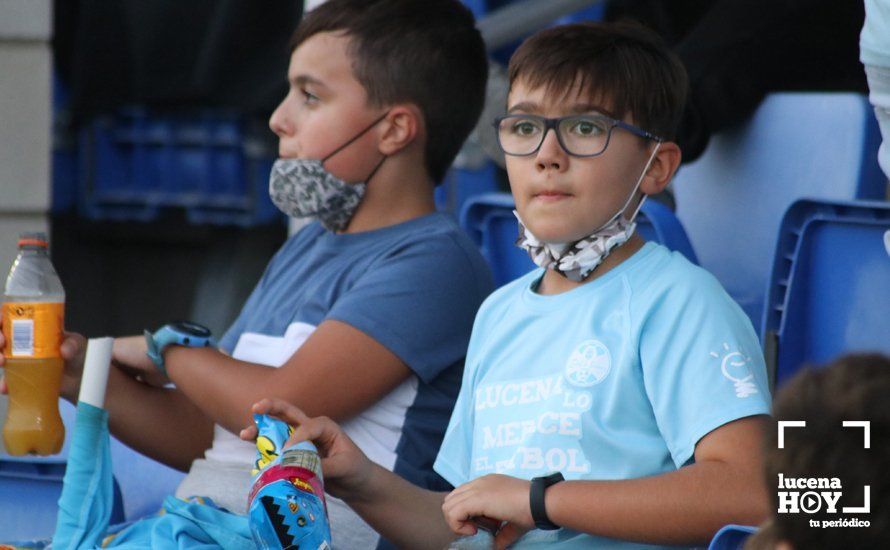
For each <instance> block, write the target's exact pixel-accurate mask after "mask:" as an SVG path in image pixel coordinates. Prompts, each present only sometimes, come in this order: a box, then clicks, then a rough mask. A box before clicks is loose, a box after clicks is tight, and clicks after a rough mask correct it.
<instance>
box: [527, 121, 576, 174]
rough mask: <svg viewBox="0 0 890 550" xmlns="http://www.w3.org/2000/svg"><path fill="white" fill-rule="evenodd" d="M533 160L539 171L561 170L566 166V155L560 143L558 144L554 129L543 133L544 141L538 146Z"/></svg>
mask: <svg viewBox="0 0 890 550" xmlns="http://www.w3.org/2000/svg"><path fill="white" fill-rule="evenodd" d="M535 162H536V164H537V168H538V170H540V171H544V170H556V171H557V172H561V171H563V170H565V169H566V167H568V164H569V163H568V155H567V154H566V152H565V151H564V150H563V148H562V145H560V144H559V139H557V137H556V131H554V130H549V131H548V132H547V134H546V135H544V141H543V142H541V147H540V148H538V154H537V156H536V157H535Z"/></svg>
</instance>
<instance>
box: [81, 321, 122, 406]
mask: <svg viewBox="0 0 890 550" xmlns="http://www.w3.org/2000/svg"><path fill="white" fill-rule="evenodd" d="M113 344H114V338H109V337H105V338H90V340H89V342H88V343H87V355H86V359H84V362H83V376H82V377H81V379H80V397H79V398H78V400H79V401H83V402H84V403H89V404H90V405H92V406H94V407H99V408H100V409H102V408H105V386H106V384H107V383H108V367H109V366H110V365H111V347H112V345H113Z"/></svg>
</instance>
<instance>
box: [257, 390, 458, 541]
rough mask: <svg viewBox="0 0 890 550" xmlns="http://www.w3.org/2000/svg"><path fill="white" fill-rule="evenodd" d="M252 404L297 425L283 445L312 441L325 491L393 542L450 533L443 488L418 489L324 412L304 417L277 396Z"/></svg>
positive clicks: (434, 538) (442, 536)
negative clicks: (383, 464)
mask: <svg viewBox="0 0 890 550" xmlns="http://www.w3.org/2000/svg"><path fill="white" fill-rule="evenodd" d="M252 410H253V412H257V413H260V414H269V415H272V416H275V417H277V418H279V419H281V420H283V421H285V422H287V423H288V424H291V425H293V426H297V429H296V430H294V433H293V434H291V437H290V439H288V442H287V445H292V444H294V443H297V442H299V441H306V440H308V441H312V442H313V443H315V445H316V447H318V451H319V454H320V455H321V467H322V474H323V476H324V483H325V491H326V492H328V493H330V494H332V495H334V496H336V497H337V498H340V499H342V500H344V501H345V502H346V503H347V504H348V505H349V506H350V507H351V508H352V509H353V510H355V511H356V512H357V513H358V514H359V515H360V516H361V517H362V519H364V520H365V521H366V522H367V523H368V524H369V525H370V526H371V527H373V528H374V529H375V530H377V531H378V532H379V533H380V534H381V535H382V536H383V537H385V538H386V539H387V540H389V541H390V542H392V543H394V544H395V545H396V546H397V547H399V548H419V549H420V548H431V549H435V550H441V549H442V548H444V547H445V546H446V545H447V544H448V543H449V542H450V541H451V540H453V539H454V537H455V536H454V534H453V533H451V531H450V530H449V529H448V526H447V525H446V523H445V521H444V519H443V517H442V502H443V501H444V500H445V495H446V494H447V493H437V492H434V491H428V490H425V489H421V488H419V487H417V486H415V485H413V484H411V483H409V482H408V481H405V480H404V479H402V478H401V477H399V476H398V475H396V474H394V473H392V472H390V471H389V470H387V469H385V468H383V467H381V466H378V465H377V464H375V463H374V462H372V461H371V460H370V459H369V458H368V457H367V456H365V454H364V453H363V452H362V451H361V449H359V448H358V447H357V446H356V445H355V443H353V442H352V440H351V439H349V436H347V435H346V434H345V433H343V431H342V430H341V429H340V427H339V426H338V425H337V424H336V423H335V422H334V421H332V420H331V419H330V418H326V417H318V418H309V417H308V416H306V414H304V413H303V412H302V411H301V410H299V409H298V408H297V407H294V406H293V405H291V404H290V403H287V402H285V401H283V400H280V399H263V400H262V401H260V402H259V403H256V404H254V406H253V407H252ZM255 437H256V427H255V426H254V425H253V424H251V425H250V426H248V427H247V428H245V429H244V430H243V431H242V432H241V438H242V439H245V440H253V439H254V438H255Z"/></svg>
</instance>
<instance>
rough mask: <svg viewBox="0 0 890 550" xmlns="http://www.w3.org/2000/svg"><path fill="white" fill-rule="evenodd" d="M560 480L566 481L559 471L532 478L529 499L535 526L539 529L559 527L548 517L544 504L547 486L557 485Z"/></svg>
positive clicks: (546, 529) (550, 529) (547, 529)
mask: <svg viewBox="0 0 890 550" xmlns="http://www.w3.org/2000/svg"><path fill="white" fill-rule="evenodd" d="M560 481H565V478H564V477H563V476H562V474H561V473H559V472H556V473H555V474H550V475H549V476H543V477H533V478H532V485H531V489H530V490H529V493H528V500H529V504H530V505H531V509H532V519H533V520H535V527H537V528H538V529H543V530H545V531H553V530H554V529H559V525H556V524H555V523H553V522H552V521H550V519H549V518H548V517H547V509H546V507H545V506H544V492H545V491H547V487H550V486H551V485H555V484H557V483H559V482H560Z"/></svg>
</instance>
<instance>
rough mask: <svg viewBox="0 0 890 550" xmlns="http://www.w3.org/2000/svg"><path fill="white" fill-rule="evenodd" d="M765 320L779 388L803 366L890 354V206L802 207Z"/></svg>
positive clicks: (773, 280) (786, 227)
mask: <svg viewBox="0 0 890 550" xmlns="http://www.w3.org/2000/svg"><path fill="white" fill-rule="evenodd" d="M767 298H768V301H767V308H766V312H765V315H764V320H763V334H764V348H765V349H766V350H768V353H767V358H768V359H769V360H771V362H774V365H775V373H776V377H775V380H776V385H777V386H779V385H781V384H782V383H783V382H785V381H786V380H787V379H788V378H789V377H791V376H792V375H793V374H794V373H795V372H796V371H797V370H798V369H799V368H800V366H801V365H802V364H805V363H815V364H821V363H825V362H828V361H831V360H832V359H834V358H835V357H837V356H838V355H841V354H843V353H847V352H852V351H880V352H883V353H890V338H888V335H890V333H888V326H890V325H888V323H887V312H890V203H887V202H866V201H855V202H828V201H812V200H802V201H799V202H797V203H795V204H794V205H792V207H791V208H790V209H789V210H788V213H787V214H786V215H785V217H784V219H783V220H782V226H781V233H780V235H779V243H778V246H777V247H776V253H775V259H774V262H773V271H772V276H771V277H770V282H769V292H768V296H767Z"/></svg>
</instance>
